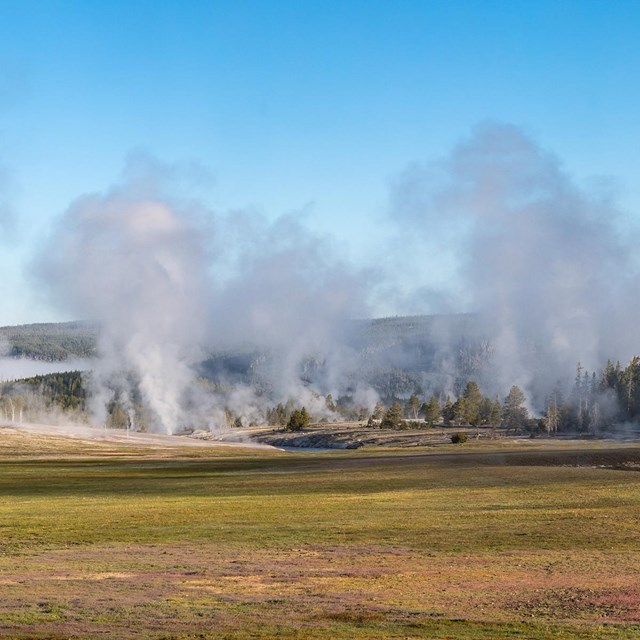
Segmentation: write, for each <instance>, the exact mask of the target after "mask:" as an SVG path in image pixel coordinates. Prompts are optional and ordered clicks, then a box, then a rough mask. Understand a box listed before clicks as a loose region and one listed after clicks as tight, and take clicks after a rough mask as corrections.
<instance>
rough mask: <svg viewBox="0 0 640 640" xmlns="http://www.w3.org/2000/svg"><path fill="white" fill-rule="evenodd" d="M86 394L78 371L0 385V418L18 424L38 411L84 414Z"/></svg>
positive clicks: (34, 377) (51, 374)
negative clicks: (77, 412)
mask: <svg viewBox="0 0 640 640" xmlns="http://www.w3.org/2000/svg"><path fill="white" fill-rule="evenodd" d="M85 401H86V391H85V388H84V386H83V384H82V374H81V373H80V372H79V371H68V372H65V373H50V374H47V375H41V376H33V377H31V378H23V379H22V380H18V381H15V382H5V383H2V384H0V416H1V417H2V418H3V419H4V420H7V421H12V422H22V421H23V420H28V419H29V418H30V416H31V415H32V414H36V413H40V412H42V411H52V410H59V411H80V412H81V411H84V409H85Z"/></svg>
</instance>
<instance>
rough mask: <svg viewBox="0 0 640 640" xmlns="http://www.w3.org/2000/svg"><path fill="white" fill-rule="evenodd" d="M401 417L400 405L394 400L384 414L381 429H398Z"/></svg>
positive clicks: (402, 416)
mask: <svg viewBox="0 0 640 640" xmlns="http://www.w3.org/2000/svg"><path fill="white" fill-rule="evenodd" d="M403 419H404V414H403V410H402V405H401V404H400V403H399V402H394V403H393V404H392V405H391V406H390V407H389V410H388V411H387V412H386V413H385V414H384V418H382V422H381V423H380V427H381V428H382V429H398V428H399V427H400V426H401V425H402V422H403Z"/></svg>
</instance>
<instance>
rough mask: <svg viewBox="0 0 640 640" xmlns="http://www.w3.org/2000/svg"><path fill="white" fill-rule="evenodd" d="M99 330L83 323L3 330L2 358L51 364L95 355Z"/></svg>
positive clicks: (33, 325)
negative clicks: (7, 357) (15, 358)
mask: <svg viewBox="0 0 640 640" xmlns="http://www.w3.org/2000/svg"><path fill="white" fill-rule="evenodd" d="M96 337H97V330H96V328H95V327H94V326H93V325H90V324H87V323H84V322H58V323H54V322H45V323H38V324H23V325H18V326H15V327H0V355H5V356H10V357H25V358H32V359H34V360H46V361H49V362H54V361H61V360H67V359H69V358H90V357H92V356H95V355H96Z"/></svg>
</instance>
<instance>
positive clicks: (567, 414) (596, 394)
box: [0, 356, 640, 437]
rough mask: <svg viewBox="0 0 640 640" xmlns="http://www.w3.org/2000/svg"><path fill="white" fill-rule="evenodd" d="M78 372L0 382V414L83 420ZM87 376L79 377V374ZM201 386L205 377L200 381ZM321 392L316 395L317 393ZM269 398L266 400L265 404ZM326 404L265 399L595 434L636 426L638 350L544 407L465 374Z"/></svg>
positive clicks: (280, 418)
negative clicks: (430, 389)
mask: <svg viewBox="0 0 640 640" xmlns="http://www.w3.org/2000/svg"><path fill="white" fill-rule="evenodd" d="M88 375H90V374H86V373H85V374H83V373H81V372H79V371H72V372H67V373H54V374H48V375H40V376H34V377H31V378H25V379H22V380H17V381H13V382H5V383H2V384H0V417H1V418H3V419H4V420H6V421H12V422H20V421H23V420H24V421H28V420H29V419H33V417H34V416H35V415H41V414H42V413H46V412H63V413H67V414H73V415H74V416H75V418H76V419H77V418H81V419H83V420H88V415H87V406H86V405H87V402H86V401H87V397H88V392H87V388H86V380H87V379H88V378H87V376H88ZM83 376H84V378H83ZM201 382H202V384H203V386H206V384H207V382H206V381H205V380H202V381H201ZM318 398H321V396H318ZM142 404H143V403H142V402H141V401H140V398H138V399H137V400H136V406H135V407H134V411H135V413H136V415H137V423H136V426H135V428H138V429H142V430H145V429H146V425H147V424H148V422H149V420H148V416H146V409H145V408H144V406H142ZM266 405H267V403H266V402H265V406H266ZM324 405H325V407H326V410H325V411H322V412H321V413H318V415H312V414H311V413H310V412H309V410H308V409H307V407H303V406H300V404H299V403H298V402H296V399H295V398H290V399H289V400H288V401H287V402H284V403H282V402H280V403H277V404H275V405H272V406H270V407H269V406H266V408H265V410H264V414H263V423H264V424H270V425H278V426H280V427H282V428H283V429H292V430H299V429H302V428H304V426H306V425H307V424H308V423H310V422H312V421H313V422H332V421H359V422H366V423H367V425H368V426H369V427H371V428H382V429H406V428H417V427H419V428H429V427H433V426H470V427H478V428H481V427H483V428H490V429H494V430H496V429H499V428H500V429H506V430H507V431H508V432H511V433H513V434H529V435H531V436H532V437H534V436H537V435H549V436H552V435H555V434H566V435H577V436H591V437H594V436H600V435H606V434H608V433H612V432H616V431H619V430H620V429H621V428H622V427H624V429H625V430H626V431H627V432H632V433H635V432H636V431H637V432H640V356H635V357H633V358H632V359H631V361H630V362H629V363H628V365H627V366H626V367H623V366H622V365H621V364H620V362H616V363H615V364H613V363H612V362H608V363H607V365H606V366H605V368H604V369H603V370H602V371H600V372H598V373H596V372H588V371H586V370H585V369H583V367H582V366H581V365H580V364H578V365H577V367H576V373H575V379H574V382H573V385H572V386H571V389H570V391H569V392H568V393H565V394H563V393H562V392H561V391H560V390H559V389H556V390H554V391H553V392H552V393H551V394H550V395H549V397H548V398H547V401H546V405H545V409H544V411H543V412H541V413H540V414H539V415H534V414H533V413H532V412H531V411H530V409H529V408H528V398H527V396H526V394H525V392H524V391H523V390H522V389H521V388H519V387H518V386H516V385H513V386H512V387H511V389H510V390H509V392H508V394H507V395H506V396H505V397H503V398H499V397H497V396H494V397H490V396H486V395H483V393H482V391H481V389H480V387H479V386H478V384H477V382H476V381H475V380H469V381H468V382H467V383H466V385H465V386H464V389H463V390H462V392H461V393H460V394H459V395H458V396H457V397H451V396H450V395H445V394H444V393H440V394H437V395H435V394H434V395H430V396H429V397H420V396H419V395H418V394H415V393H414V394H412V395H410V396H409V397H408V398H406V397H405V398H402V397H396V396H387V397H385V398H383V399H382V400H381V401H379V402H377V404H376V405H375V407H374V408H373V409H371V408H366V407H361V406H357V405H356V404H354V402H353V399H352V398H351V397H350V396H348V395H345V396H341V397H339V398H337V399H335V400H334V398H333V396H332V395H331V394H329V395H327V396H326V397H324ZM224 415H225V422H226V425H224V426H226V427H229V428H233V427H241V426H248V425H247V424H246V420H245V418H244V416H242V415H241V414H238V413H234V412H233V411H231V410H230V409H229V408H225V410H224ZM107 426H110V427H113V428H129V427H131V426H132V425H131V419H130V417H129V414H128V412H127V411H125V408H124V407H123V405H122V404H121V403H119V402H118V399H117V398H116V399H114V400H112V401H111V402H110V403H109V405H108V407H107Z"/></svg>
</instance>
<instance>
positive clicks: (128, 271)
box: [37, 170, 365, 433]
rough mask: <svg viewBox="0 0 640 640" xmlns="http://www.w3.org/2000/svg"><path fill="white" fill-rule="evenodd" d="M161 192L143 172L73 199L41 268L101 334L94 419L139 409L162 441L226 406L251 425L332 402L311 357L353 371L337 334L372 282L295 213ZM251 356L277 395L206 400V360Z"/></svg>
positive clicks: (246, 393) (242, 390) (227, 390)
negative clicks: (275, 410) (285, 406)
mask: <svg viewBox="0 0 640 640" xmlns="http://www.w3.org/2000/svg"><path fill="white" fill-rule="evenodd" d="M151 173H152V174H153V171H152V172H151ZM156 173H157V172H156ZM159 177H161V178H162V179H163V180H164V179H165V178H167V173H166V170H165V171H162V172H160V175H159ZM156 185H157V180H156V181H154V180H153V179H152V178H150V177H149V173H147V174H140V175H137V176H136V177H135V178H133V179H132V178H131V177H129V179H128V180H126V181H125V182H124V184H122V185H119V186H117V187H115V188H113V189H111V190H110V191H109V192H107V193H106V194H98V195H90V196H85V197H83V198H80V199H79V200H77V201H76V202H75V203H74V204H72V206H71V207H70V208H69V209H68V211H67V212H66V213H65V214H64V215H63V216H62V217H61V219H60V220H59V221H58V224H57V226H56V229H55V230H54V232H53V234H52V236H51V238H50V240H49V243H48V246H47V249H46V252H45V255H46V258H44V259H41V260H40V261H39V263H38V265H37V274H38V276H39V278H40V280H41V281H43V282H44V283H45V284H46V285H47V287H48V289H49V290H50V292H51V294H52V297H53V299H54V301H56V302H57V304H58V305H59V306H61V307H62V308H64V309H65V311H66V312H70V313H72V314H73V315H74V316H75V317H79V318H82V319H86V320H90V321H94V322H95V323H96V324H97V325H98V326H99V327H100V336H99V344H98V350H99V359H98V361H97V363H96V365H95V367H94V370H93V374H92V376H91V378H90V384H91V387H92V388H91V394H90V401H91V404H92V407H91V409H92V414H93V417H94V420H95V421H96V422H98V423H104V422H105V420H106V418H107V407H109V405H110V404H111V406H113V405H112V403H113V401H114V400H117V402H118V404H119V406H120V407H121V408H123V409H124V410H125V411H126V412H127V413H128V414H129V418H128V420H129V421H130V422H131V423H132V424H133V425H134V426H137V425H138V424H139V423H140V421H141V420H142V418H141V415H138V414H139V413H140V412H143V413H144V414H145V419H144V421H145V422H147V423H149V425H148V426H149V428H152V429H154V430H156V431H164V432H166V433H175V432H176V431H178V430H179V429H180V428H182V427H202V426H206V427H207V428H210V429H216V428H218V427H220V426H223V425H224V424H225V411H224V409H225V408H228V409H231V410H232V411H233V412H234V413H236V415H238V414H239V415H241V416H243V417H244V418H245V420H246V421H251V420H255V421H259V416H260V415H264V409H265V408H266V406H267V405H268V403H271V402H278V401H283V402H286V401H287V400H288V399H289V398H295V399H296V400H301V401H302V402H306V403H307V406H308V407H310V408H313V406H314V405H315V406H316V408H318V409H320V407H321V406H322V407H323V408H324V400H321V399H320V397H319V395H318V393H317V392H315V391H314V392H312V391H311V390H309V389H308V388H307V385H306V384H305V382H304V381H303V368H304V363H305V362H306V361H308V360H309V358H320V359H322V360H323V363H324V364H325V365H327V363H328V366H325V369H326V370H327V371H334V370H336V369H337V368H338V367H342V366H343V364H344V362H345V361H346V359H343V358H342V357H341V354H342V351H341V348H340V347H338V346H337V343H336V337H337V336H338V334H339V333H340V331H342V330H343V328H344V319H345V318H348V317H350V316H351V315H353V313H354V312H355V311H356V310H358V311H360V312H362V311H363V309H364V307H363V305H362V303H361V294H362V292H363V291H364V290H365V287H363V286H362V276H361V275H359V274H357V273H356V272H355V271H354V270H353V269H352V268H351V267H350V266H349V265H348V263H347V262H346V261H343V260H337V259H335V258H334V254H333V252H332V249H331V247H329V246H328V244H327V241H326V240H323V239H322V238H319V237H317V236H315V235H313V234H310V233H309V232H308V231H306V230H305V229H304V227H302V226H301V225H300V224H299V223H298V222H297V221H296V219H295V218H294V217H292V216H285V217H282V218H280V219H278V220H276V221H275V222H268V221H266V220H265V218H264V217H263V216H261V215H258V214H255V213H253V214H251V213H242V212H236V213H234V214H230V215H226V216H216V215H214V214H213V213H212V212H210V211H206V210H205V209H204V208H203V207H202V206H199V205H197V204H196V203H194V202H193V201H189V202H188V201H186V200H180V199H177V198H170V197H167V196H166V195H165V194H163V193H162V191H161V190H160V189H159V188H157V186H156ZM247 350H249V351H250V352H252V353H254V354H258V356H259V357H258V358H257V361H256V362H255V363H254V373H255V374H256V375H257V376H258V377H259V378H260V379H261V381H262V383H263V386H264V383H266V386H267V389H266V390H265V389H262V393H258V391H257V390H254V389H251V388H249V387H247V386H243V384H244V383H243V384H240V383H237V382H234V383H231V382H229V384H224V380H223V383H222V384H220V383H219V382H218V384H217V386H215V388H213V389H209V390H208V392H207V393H205V391H204V387H203V385H201V384H200V383H199V382H198V380H197V377H198V371H199V369H200V367H198V366H197V365H198V364H199V363H201V362H202V361H203V360H206V358H207V357H208V356H210V355H211V354H212V353H227V354H228V353H233V352H236V351H242V352H245V353H246V352H247ZM327 375H328V377H329V378H330V377H331V376H332V375H333V376H335V377H338V378H339V377H340V376H339V375H337V374H331V375H329V374H327ZM330 385H331V380H326V381H325V382H324V386H326V387H327V388H330ZM261 412H262V413H261Z"/></svg>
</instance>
